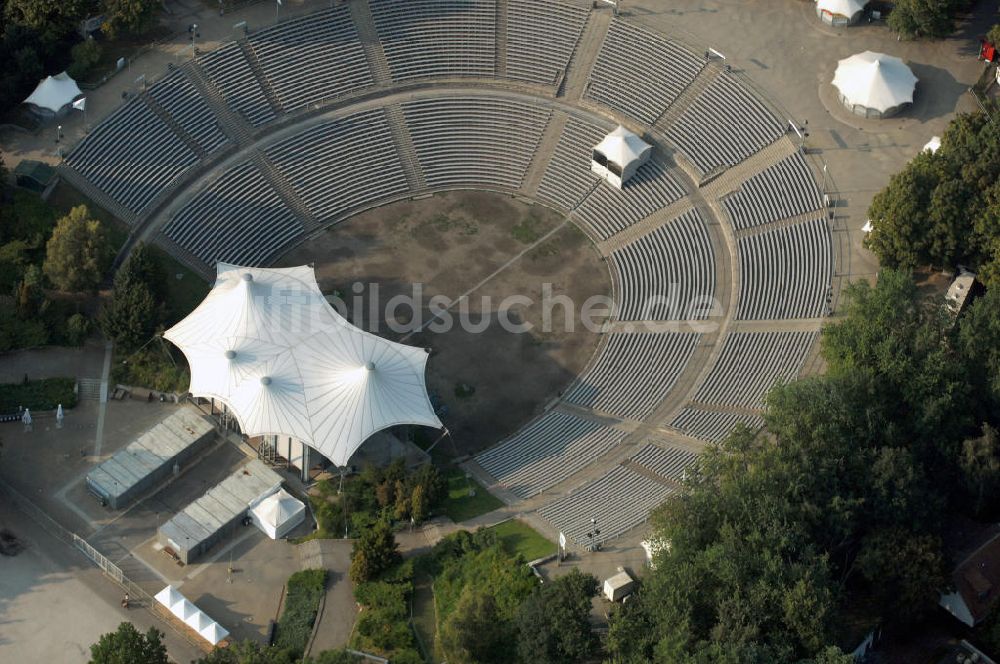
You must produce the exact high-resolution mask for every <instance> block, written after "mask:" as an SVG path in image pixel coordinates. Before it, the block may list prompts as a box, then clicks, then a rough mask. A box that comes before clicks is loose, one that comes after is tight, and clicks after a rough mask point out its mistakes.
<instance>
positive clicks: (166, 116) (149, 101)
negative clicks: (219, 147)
mask: <svg viewBox="0 0 1000 664" xmlns="http://www.w3.org/2000/svg"><path fill="white" fill-rule="evenodd" d="M142 100H143V101H144V102H145V103H146V106H148V107H149V110H151V111H152V112H153V113H155V114H156V117H158V118H160V119H161V120H163V122H164V124H166V125H167V126H168V127H170V128H171V129H173V130H174V133H175V134H177V137H178V138H180V139H181V141H183V143H184V145H186V146H187V147H188V149H189V150H191V152H193V153H195V154H196V155H198V159H204V158H205V157H207V156H208V153H207V152H205V149H204V148H202V147H201V143H199V142H198V141H196V140H194V138H193V137H192V136H191V134H189V133H188V132H187V130H185V129H184V127H182V126H180V125H179V124H177V121H176V120H174V116H172V115H170V113H168V112H167V109H165V108H163V107H162V106H160V102H158V101H156V100H155V99H153V98H152V97H150V96H149V95H148V94H144V95H142Z"/></svg>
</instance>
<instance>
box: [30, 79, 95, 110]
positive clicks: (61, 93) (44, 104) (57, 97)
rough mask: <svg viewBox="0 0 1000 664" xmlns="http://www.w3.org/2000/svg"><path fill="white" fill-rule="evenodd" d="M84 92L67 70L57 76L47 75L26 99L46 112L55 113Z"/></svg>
mask: <svg viewBox="0 0 1000 664" xmlns="http://www.w3.org/2000/svg"><path fill="white" fill-rule="evenodd" d="M81 94H83V93H82V92H81V91H80V88H79V87H78V86H77V84H76V81H74V80H73V79H72V78H70V75H69V74H67V73H66V72H62V73H61V74H56V75H55V76H46V77H45V78H44V79H42V81H41V82H40V83H39V84H38V85H37V86H36V87H35V90H34V92H32V93H31V94H30V95H28V98H27V99H25V100H24V103H25V104H31V105H32V106H35V107H36V108H38V109H39V110H41V111H42V112H44V113H47V114H50V115H54V114H56V113H58V112H59V110H60V109H62V107H63V106H66V105H67V104H69V103H70V102H72V101H73V100H74V99H76V98H77V97H79V96H80V95H81Z"/></svg>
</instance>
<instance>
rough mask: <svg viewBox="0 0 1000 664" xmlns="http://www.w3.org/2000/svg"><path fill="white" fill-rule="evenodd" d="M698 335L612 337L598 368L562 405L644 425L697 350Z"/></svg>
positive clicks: (619, 335)
mask: <svg viewBox="0 0 1000 664" xmlns="http://www.w3.org/2000/svg"><path fill="white" fill-rule="evenodd" d="M700 336H701V335H698V334H691V333H687V334H675V333H671V332H662V333H659V332H657V333H651V332H642V333H634V334H612V335H610V337H609V339H608V344H607V347H605V348H604V350H603V352H602V353H601V354H600V357H599V359H598V360H597V363H596V364H595V365H594V366H592V367H591V368H590V369H589V370H588V371H587V372H586V373H585V374H583V375H582V376H580V377H579V378H578V379H577V381H576V382H575V383H574V384H573V386H572V387H571V388H570V389H569V391H568V392H567V393H566V396H565V400H566V401H568V402H570V403H575V404H577V405H579V406H584V407H586V408H593V409H594V410H597V411H601V412H604V413H610V414H612V415H616V416H618V417H622V418H626V419H632V420H642V419H643V418H645V417H647V416H648V415H649V414H650V413H652V412H653V409H655V408H656V406H657V405H659V403H660V402H661V401H663V399H664V397H666V396H667V393H668V392H669V391H670V389H671V388H672V387H673V386H674V381H676V380H677V377H678V376H679V375H680V374H681V372H682V371H684V368H685V367H686V366H687V362H688V360H689V359H690V358H691V353H693V352H694V349H695V347H696V346H697V345H698V339H699V338H700Z"/></svg>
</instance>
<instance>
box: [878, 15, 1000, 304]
mask: <svg viewBox="0 0 1000 664" xmlns="http://www.w3.org/2000/svg"><path fill="white" fill-rule="evenodd" d="M893 15H895V13H894V14H893ZM989 109H990V112H991V113H993V114H994V115H995V114H996V113H997V111H998V110H1000V107H998V106H997V105H996V103H995V102H992V103H990V106H989ZM868 216H869V218H870V219H871V220H872V226H873V229H872V232H871V233H870V234H869V235H868V238H867V239H866V243H867V245H868V247H869V248H870V249H871V250H872V251H874V252H875V253H876V255H878V257H879V260H880V261H881V263H882V265H883V266H886V267H902V268H907V269H912V268H915V267H918V266H921V265H928V264H930V265H934V266H937V267H943V268H952V267H954V266H955V265H957V264H964V265H968V266H971V267H972V268H974V269H979V270H980V278H981V279H982V280H983V282H984V283H985V284H987V286H991V285H1000V124H998V123H994V122H990V121H989V118H988V117H987V116H986V115H985V114H984V113H982V112H976V113H966V114H962V115H959V116H958V117H957V118H955V120H953V121H952V123H951V124H950V125H949V126H948V129H947V130H946V131H945V133H944V136H942V138H941V147H940V148H939V149H938V151H937V152H935V153H931V152H921V153H920V154H919V155H917V156H916V157H914V158H913V160H912V161H911V162H910V163H909V164H907V166H906V168H904V169H903V170H902V171H901V172H900V173H898V174H896V175H895V176H893V177H892V179H891V180H890V181H889V185H888V186H887V187H886V188H885V189H883V190H882V191H881V192H879V193H878V194H877V195H876V196H875V198H874V200H873V201H872V204H871V207H870V208H869V210H868Z"/></svg>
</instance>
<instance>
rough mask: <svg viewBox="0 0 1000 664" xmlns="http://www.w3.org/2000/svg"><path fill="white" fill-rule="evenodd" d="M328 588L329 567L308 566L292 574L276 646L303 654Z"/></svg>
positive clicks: (279, 624) (279, 623) (289, 578)
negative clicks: (313, 567)
mask: <svg viewBox="0 0 1000 664" xmlns="http://www.w3.org/2000/svg"><path fill="white" fill-rule="evenodd" d="M325 591H326V570H324V569H307V570H302V571H301V572H296V573H295V574H292V575H291V576H290V577H288V585H287V591H286V593H285V609H284V610H283V611H282V612H281V618H280V619H279V620H278V628H277V638H276V639H275V642H274V645H275V647H276V648H285V649H288V650H291V651H293V652H295V653H297V654H298V655H299V656H301V654H302V652H303V651H304V650H305V648H306V645H307V644H308V643H309V637H310V636H311V635H312V630H313V623H314V622H316V613H317V611H318V610H319V602H320V599H321V598H322V597H323V593H324V592H325Z"/></svg>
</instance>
